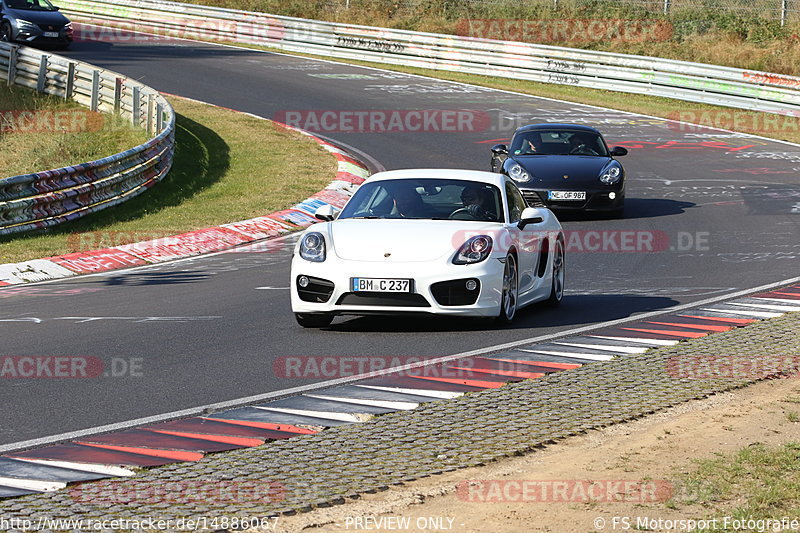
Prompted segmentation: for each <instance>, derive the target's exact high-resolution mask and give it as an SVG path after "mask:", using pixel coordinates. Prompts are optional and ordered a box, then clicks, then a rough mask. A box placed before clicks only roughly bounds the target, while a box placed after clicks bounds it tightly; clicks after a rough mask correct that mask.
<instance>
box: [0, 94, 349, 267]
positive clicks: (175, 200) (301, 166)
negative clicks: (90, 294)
mask: <svg viewBox="0 0 800 533" xmlns="http://www.w3.org/2000/svg"><path fill="white" fill-rule="evenodd" d="M169 100H170V102H171V103H172V105H173V107H174V108H175V111H176V113H177V115H178V116H177V131H176V137H175V138H176V151H175V161H174V164H173V168H172V170H171V171H170V173H169V175H168V176H167V178H165V179H164V181H163V182H162V183H160V184H159V185H157V186H156V187H155V188H153V189H151V190H149V191H147V192H145V193H144V194H142V195H140V196H138V197H136V198H133V199H132V200H130V201H128V202H125V203H124V204H121V205H119V206H115V207H114V208H112V209H106V210H104V211H100V212H98V213H95V214H93V215H89V216H87V217H84V218H82V219H80V220H77V221H75V222H72V223H69V224H67V225H62V226H57V227H55V228H52V229H50V230H47V231H45V232H42V233H39V234H29V235H19V236H11V237H6V238H4V239H2V240H0V263H9V262H17V261H23V260H26V259H34V258H39V257H48V256H53V255H60V254H65V253H70V252H75V251H81V250H76V249H75V247H76V243H80V247H87V249H93V248H102V247H106V246H115V245H119V244H124V243H128V242H135V241H139V240H146V239H152V238H158V237H164V236H167V235H174V234H177V233H181V232H186V231H191V230H194V229H199V228H204V227H208V226H214V225H219V224H224V223H228V222H234V221H237V220H243V219H247V218H252V217H255V216H259V215H265V214H268V213H271V212H274V211H277V210H280V209H284V208H286V207H289V206H291V205H292V204H294V203H297V202H298V201H300V200H302V199H304V198H306V197H308V196H310V195H311V194H313V193H315V192H317V191H319V190H320V189H322V188H324V187H325V185H327V184H328V183H330V181H331V180H332V179H333V176H334V174H335V172H336V161H335V160H334V158H333V157H331V156H330V154H329V153H328V152H326V151H325V150H323V149H322V148H320V147H319V145H317V144H316V143H315V142H313V141H311V140H310V139H308V138H307V137H305V136H302V135H300V134H298V133H295V132H291V131H287V130H285V129H283V128H279V127H275V126H274V125H273V124H272V123H271V122H268V121H264V120H261V119H258V118H255V117H251V116H248V115H245V114H242V113H237V112H235V111H230V110H227V109H222V108H218V107H214V106H209V105H206V104H201V103H197V102H191V101H187V100H183V99H179V98H170V99H169ZM85 233H92V234H91V235H89V236H80V238H76V237H75V234H85Z"/></svg>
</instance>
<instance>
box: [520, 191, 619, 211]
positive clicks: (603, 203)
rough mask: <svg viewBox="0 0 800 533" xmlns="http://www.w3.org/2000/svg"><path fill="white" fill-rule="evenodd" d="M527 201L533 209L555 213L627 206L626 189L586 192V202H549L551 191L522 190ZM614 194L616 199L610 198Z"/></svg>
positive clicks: (613, 208) (604, 209) (613, 209)
mask: <svg viewBox="0 0 800 533" xmlns="http://www.w3.org/2000/svg"><path fill="white" fill-rule="evenodd" d="M520 190H521V191H522V195H523V196H524V197H525V201H526V202H528V205H529V206H531V207H547V208H548V209H552V210H554V211H619V210H621V209H622V208H623V206H624V205H625V188H624V187H620V188H618V189H617V188H610V187H609V188H605V189H602V190H594V191H586V200H548V199H547V193H548V191H549V190H550V189H522V188H520ZM609 193H614V198H613V199H611V198H609Z"/></svg>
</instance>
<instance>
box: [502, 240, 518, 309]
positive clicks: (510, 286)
mask: <svg viewBox="0 0 800 533" xmlns="http://www.w3.org/2000/svg"><path fill="white" fill-rule="evenodd" d="M518 297H519V271H518V270H517V258H516V256H514V255H511V254H509V255H508V256H507V257H506V267H505V269H504V270H503V294H502V298H501V299H500V316H498V317H497V320H498V321H499V322H502V323H509V322H511V321H512V320H514V316H516V314H517V300H518Z"/></svg>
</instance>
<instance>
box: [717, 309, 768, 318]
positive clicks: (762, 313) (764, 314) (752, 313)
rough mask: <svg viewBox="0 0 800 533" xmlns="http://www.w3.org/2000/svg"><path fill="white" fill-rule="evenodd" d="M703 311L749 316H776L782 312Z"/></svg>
mask: <svg viewBox="0 0 800 533" xmlns="http://www.w3.org/2000/svg"><path fill="white" fill-rule="evenodd" d="M703 311H711V312H712V313H727V314H729V315H731V314H732V315H742V316H746V317H749V318H777V317H779V316H781V315H782V314H783V313H766V312H762V311H749V310H747V311H746V310H742V311H737V310H735V309H703Z"/></svg>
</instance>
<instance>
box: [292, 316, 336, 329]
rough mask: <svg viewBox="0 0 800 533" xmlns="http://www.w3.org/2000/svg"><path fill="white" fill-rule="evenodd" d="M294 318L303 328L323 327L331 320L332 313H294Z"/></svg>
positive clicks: (329, 323)
mask: <svg viewBox="0 0 800 533" xmlns="http://www.w3.org/2000/svg"><path fill="white" fill-rule="evenodd" d="M294 319H295V320H297V323H298V324H300V325H301V326H303V327H304V328H324V327H325V326H330V325H331V322H333V315H329V314H323V313H310V314H306V313H295V314H294Z"/></svg>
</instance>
